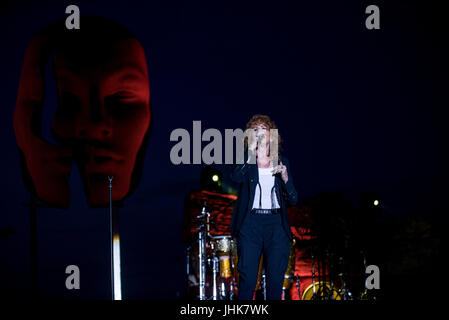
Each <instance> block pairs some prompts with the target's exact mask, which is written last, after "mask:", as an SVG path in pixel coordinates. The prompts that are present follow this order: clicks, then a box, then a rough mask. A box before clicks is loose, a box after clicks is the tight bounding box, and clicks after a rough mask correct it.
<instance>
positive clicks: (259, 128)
mask: <svg viewBox="0 0 449 320" xmlns="http://www.w3.org/2000/svg"><path fill="white" fill-rule="evenodd" d="M252 135H253V139H260V144H262V145H264V146H267V147H269V144H270V130H269V129H268V126H267V125H266V124H264V123H259V124H256V125H254V126H253V127H252Z"/></svg>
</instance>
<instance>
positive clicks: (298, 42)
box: [0, 0, 449, 299]
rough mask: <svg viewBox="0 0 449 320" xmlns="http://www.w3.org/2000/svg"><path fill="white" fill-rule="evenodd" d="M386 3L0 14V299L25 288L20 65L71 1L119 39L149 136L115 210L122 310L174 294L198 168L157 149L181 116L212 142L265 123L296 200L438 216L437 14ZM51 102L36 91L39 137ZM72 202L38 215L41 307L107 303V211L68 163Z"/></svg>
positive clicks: (10, 5) (54, 5)
mask: <svg viewBox="0 0 449 320" xmlns="http://www.w3.org/2000/svg"><path fill="white" fill-rule="evenodd" d="M394 2H395V4H392V3H391V1H390V2H389V3H384V2H379V1H375V2H372V3H371V1H370V2H366V1H304V2H302V1H292V2H291V3H295V5H292V4H290V3H289V2H282V1H281V2H279V1H273V2H269V3H267V4H264V3H263V2H259V1H256V2H245V4H243V3H242V2H235V3H233V2H229V1H226V2H224V1H206V2H204V3H200V2H192V1H179V2H178V1H133V0H127V1H113V3H111V2H110V1H75V2H73V1H42V2H34V1H26V2H20V1H11V2H9V1H6V2H2V4H1V6H2V7H1V8H0V12H1V18H0V35H1V39H2V50H1V53H0V54H1V56H2V62H3V63H2V77H1V78H0V88H1V89H0V90H1V96H2V107H3V110H4V111H5V113H4V114H3V117H1V118H0V123H1V125H0V130H1V132H0V137H1V138H0V139H1V145H2V147H3V153H2V155H3V156H2V157H1V160H0V163H1V165H2V167H3V168H4V172H3V175H2V179H1V180H2V181H3V182H2V185H1V194H2V195H1V198H0V228H1V229H4V228H7V227H11V228H13V229H15V231H16V232H15V234H13V235H11V236H9V237H8V238H7V239H3V240H0V268H1V269H0V284H1V286H2V287H4V286H5V287H6V288H7V289H8V290H9V292H11V294H13V295H23V294H24V292H26V291H27V290H28V289H29V286H30V283H29V280H30V278H29V247H28V237H29V222H28V209H27V208H25V207H23V206H22V205H21V203H22V202H23V201H27V200H28V193H27V191H26V189H25V187H24V184H23V182H22V178H21V173H20V168H19V165H18V159H19V157H18V150H17V144H16V140H15V136H14V131H13V121H12V115H13V110H14V106H15V101H16V98H17V85H18V80H19V76H20V70H21V64H22V62H23V55H24V52H25V50H26V47H27V45H28V43H29V41H30V39H31V38H32V36H33V35H34V34H35V33H36V32H37V31H39V30H40V29H41V28H43V27H45V26H47V25H48V24H50V23H51V22H54V21H56V20H59V19H63V18H65V16H66V14H65V8H66V6H67V5H69V4H76V5H78V6H79V7H80V10H81V14H82V15H101V16H106V17H108V18H111V19H114V20H116V21H118V22H120V23H122V24H124V25H125V26H127V27H128V28H130V29H131V30H132V31H133V32H135V33H136V35H137V37H138V39H139V40H140V41H141V43H142V44H143V46H144V49H145V51H146V56H147V60H148V66H149V75H150V86H151V105H152V115H153V118H152V121H153V130H152V136H151V139H150V141H149V144H148V148H147V154H146V158H145V164H144V170H143V176H142V179H141V183H140V185H139V187H138V189H137V190H136V192H135V193H134V194H133V195H132V196H131V197H130V198H129V199H128V200H127V201H126V203H125V207H124V208H123V209H121V211H120V229H121V246H122V247H121V250H122V281H123V296H124V298H128V299H135V298H138V299H151V298H164V299H165V298H166V299H174V298H176V297H177V296H179V295H182V293H183V288H184V257H183V255H184V248H185V246H184V244H183V243H182V242H181V239H180V230H181V223H182V215H183V199H184V197H185V195H186V194H187V193H188V192H189V191H190V190H191V189H195V188H198V187H199V174H200V170H201V168H202V165H178V166H175V165H173V164H172V163H171V162H170V157H169V155H170V149H171V147H172V146H173V145H174V143H173V142H170V140H169V137H170V133H171V131H172V130H174V129H176V128H185V129H187V130H188V131H189V132H192V121H194V120H201V122H202V127H203V130H205V129H207V128H217V129H219V130H220V131H221V132H222V133H223V134H224V129H226V128H232V129H235V128H243V126H244V125H245V124H246V122H247V121H248V119H249V118H250V117H251V116H252V115H253V114H255V113H262V114H268V115H270V116H271V117H272V118H273V119H274V120H275V122H276V123H277V125H278V127H279V132H280V134H281V135H282V137H283V139H284V142H285V144H284V149H285V153H286V155H287V157H288V158H289V159H290V163H291V174H292V175H293V177H294V179H295V184H296V187H297V189H298V191H299V192H300V195H302V197H303V199H304V200H305V201H307V200H308V199H311V198H312V197H313V196H315V195H317V194H318V193H319V192H322V191H339V192H342V193H343V194H344V195H345V196H346V197H347V198H348V199H350V201H351V202H352V203H353V204H354V205H355V206H357V202H358V199H359V195H360V192H364V191H374V192H377V193H378V194H379V197H380V199H381V202H382V204H383V207H384V211H383V212H384V214H387V215H397V216H399V215H400V216H404V215H431V214H435V215H442V214H445V213H446V212H447V208H448V205H447V195H448V194H449V193H448V191H449V190H448V184H447V180H448V179H447V178H448V170H447V167H446V163H448V157H447V147H448V126H447V124H446V122H447V116H446V115H447V112H446V108H447V106H448V103H447V102H448V98H447V87H448V72H447V71H448V69H447V61H446V60H445V59H446V57H447V52H446V51H444V50H443V48H444V45H446V44H447V39H448V37H447V32H446V29H445V28H444V22H445V20H443V18H444V16H443V12H444V10H443V8H439V7H438V6H437V5H436V4H433V5H430V4H428V3H427V2H426V3H424V2H420V3H413V2H410V1H394ZM369 4H377V5H378V6H379V7H380V14H381V29H380V30H367V29H366V28H365V19H366V16H367V15H366V14H365V8H366V6H368V5H369ZM424 5H426V7H424ZM81 23H82V22H81ZM49 80H51V79H50V77H49ZM55 101H56V91H55V87H54V83H52V82H51V81H49V85H48V86H47V100H46V108H47V111H46V116H45V117H44V129H45V128H47V133H48V132H49V131H48V125H49V124H50V121H51V117H52V114H51V110H54V108H55ZM44 133H45V132H44ZM220 168H221V169H223V170H224V172H225V173H228V172H229V169H228V168H226V167H220ZM225 176H226V175H225ZM226 179H227V178H226ZM71 198H72V201H71V206H70V208H69V209H68V210H57V209H39V210H38V235H39V242H38V245H39V282H40V295H41V296H42V297H44V298H53V297H65V298H87V299H90V298H92V299H98V298H99V299H107V298H108V297H109V282H108V281H109V265H108V262H109V260H108V259H109V258H108V211H107V210H104V209H89V208H88V207H87V204H86V200H85V197H84V194H83V192H82V188H81V181H80V178H79V176H78V172H77V170H76V167H75V170H73V172H72V176H71ZM70 264H75V265H78V266H79V267H80V271H81V289H80V290H78V291H74V290H72V291H69V290H67V289H66V288H65V285H64V283H65V278H66V276H67V275H66V274H65V273H64V271H65V267H66V266H67V265H70Z"/></svg>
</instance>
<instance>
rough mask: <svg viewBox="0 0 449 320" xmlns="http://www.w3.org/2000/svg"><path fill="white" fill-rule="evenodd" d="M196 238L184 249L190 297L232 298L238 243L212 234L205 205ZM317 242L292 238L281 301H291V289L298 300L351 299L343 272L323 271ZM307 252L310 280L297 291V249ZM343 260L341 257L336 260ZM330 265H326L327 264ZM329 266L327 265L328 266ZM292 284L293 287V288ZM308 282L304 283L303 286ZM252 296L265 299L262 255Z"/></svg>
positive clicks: (298, 286)
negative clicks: (334, 274) (317, 252)
mask: <svg viewBox="0 0 449 320" xmlns="http://www.w3.org/2000/svg"><path fill="white" fill-rule="evenodd" d="M197 219H199V222H200V223H199V225H198V227H197V237H196V240H195V241H194V242H193V243H192V244H191V245H190V246H189V247H188V248H187V251H186V280H187V281H186V286H187V292H188V295H189V296H193V297H194V298H195V299H199V300H234V299H236V298H237V296H238V280H239V273H238V270H237V265H238V254H237V242H236V239H233V238H232V237H231V236H230V235H212V234H211V233H210V227H211V225H212V226H213V222H211V221H210V214H209V213H208V212H207V211H206V207H205V206H204V207H203V208H202V210H201V215H199V216H197ZM314 248H316V241H313V240H306V241H302V240H301V241H298V239H297V238H293V240H292V242H291V245H290V256H289V262H288V266H287V270H286V271H285V275H284V281H283V286H282V290H283V294H282V299H283V300H290V299H292V297H291V292H292V291H293V290H296V291H297V293H298V297H297V299H298V300H352V299H353V297H352V293H351V291H350V290H349V289H348V286H347V285H346V282H345V274H344V272H340V273H338V274H336V276H332V277H331V276H330V272H329V270H326V267H325V266H324V267H323V265H326V263H323V261H325V260H326V259H325V258H323V257H326V255H327V257H329V254H328V253H326V254H325V255H324V256H323V255H322V254H321V253H320V254H319V258H317V257H316V256H314V253H313V251H314ZM298 249H299V250H304V249H305V251H307V252H308V253H307V256H308V258H309V260H311V266H310V269H311V283H310V284H309V285H307V281H305V282H304V283H303V284H302V286H303V290H302V292H301V290H300V287H301V285H300V283H301V281H303V280H305V279H301V278H300V276H299V272H295V262H296V252H297V250H298ZM339 261H340V262H341V263H342V262H343V260H342V258H341V259H340V260H339ZM328 265H329V264H328ZM327 269H328V268H327ZM294 285H295V287H296V289H295V288H294V287H293V286H294ZM305 285H307V286H305ZM254 299H256V300H259V299H261V300H265V299H266V283H265V268H264V259H263V255H262V257H261V259H260V263H259V272H258V277H257V284H256V288H255V293H254Z"/></svg>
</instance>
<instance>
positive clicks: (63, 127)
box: [15, 38, 150, 206]
mask: <svg viewBox="0 0 449 320" xmlns="http://www.w3.org/2000/svg"><path fill="white" fill-rule="evenodd" d="M75 44H78V45H77V46H74V45H73V43H69V44H68V45H66V46H59V47H56V48H55V49H54V61H53V69H54V75H55V79H56V83H57V92H58V108H57V110H56V112H55V114H54V117H53V120H52V127H51V130H52V134H53V136H54V138H55V140H56V141H57V142H58V144H59V145H58V146H54V145H51V144H49V143H48V142H45V141H43V140H42V139H40V138H39V137H38V135H36V134H34V133H33V132H30V130H22V129H21V128H22V127H23V126H25V127H26V125H25V124H26V123H28V121H20V120H23V118H26V119H28V118H30V116H28V117H23V114H24V113H26V112H24V111H25V110H23V109H24V108H20V106H21V105H20V104H19V103H18V104H17V106H16V111H17V109H19V111H21V112H18V115H19V116H20V115H22V119H20V117H19V118H18V119H15V128H16V136H17V140H18V142H19V147H20V149H21V151H22V152H23V154H24V157H25V160H26V164H27V169H28V171H29V173H30V176H31V178H32V181H33V185H34V187H35V189H36V192H37V195H38V196H39V198H41V199H42V200H44V201H47V202H50V203H54V204H57V205H61V206H66V205H67V204H68V201H69V198H68V194H69V190H68V182H67V181H68V177H69V175H70V169H71V163H72V160H73V161H74V162H75V163H76V164H77V166H78V168H79V171H80V174H81V178H82V180H83V184H84V189H85V193H86V196H87V200H88V203H89V205H90V206H101V205H104V204H107V203H108V201H109V190H108V183H109V182H108V179H107V178H108V176H114V180H113V191H112V200H113V201H118V200H122V199H123V198H124V197H126V195H127V194H128V193H129V191H130V187H131V183H132V174H133V171H134V169H135V165H136V158H137V156H138V152H139V150H141V147H142V144H143V142H144V138H145V135H146V133H147V131H148V128H149V124H150V104H149V101H150V91H149V80H148V72H147V65H146V60H145V54H144V51H143V48H142V47H141V45H140V43H139V42H138V41H137V40H136V39H134V38H129V39H120V40H114V41H109V42H106V43H105V42H102V43H101V44H99V45H95V42H89V44H90V45H88V46H86V45H85V46H82V45H81V46H80V45H79V43H75ZM24 69H25V63H24ZM23 74H24V72H22V77H23ZM21 81H22V78H21ZM24 91H26V90H22V92H20V90H19V96H20V94H21V93H22V95H24V96H25V97H24V98H26V94H25V93H27V92H24ZM24 100H25V101H26V100H27V99H24ZM22 105H23V103H22ZM31 111H32V110H31ZM17 133H19V134H17ZM19 136H20V137H25V139H26V137H27V136H31V138H32V140H34V141H37V142H39V143H38V144H37V145H35V144H33V143H32V144H30V143H26V142H24V141H23V140H25V139H20V138H19ZM44 146H45V147H46V148H43V147H44ZM50 149H51V151H52V152H48V150H50ZM45 150H47V152H46V151H45ZM46 157H47V158H49V159H46V160H45V161H43V158H46ZM30 164H31V165H30ZM46 164H47V165H50V166H47V167H46Z"/></svg>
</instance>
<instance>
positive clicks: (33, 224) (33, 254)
mask: <svg viewBox="0 0 449 320" xmlns="http://www.w3.org/2000/svg"><path fill="white" fill-rule="evenodd" d="M36 200H37V199H36V195H34V194H31V195H30V281H31V297H32V298H37V297H38V288H39V287H38V285H39V283H38V259H37V258H38V246H37V212H36V211H37V210H36Z"/></svg>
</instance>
